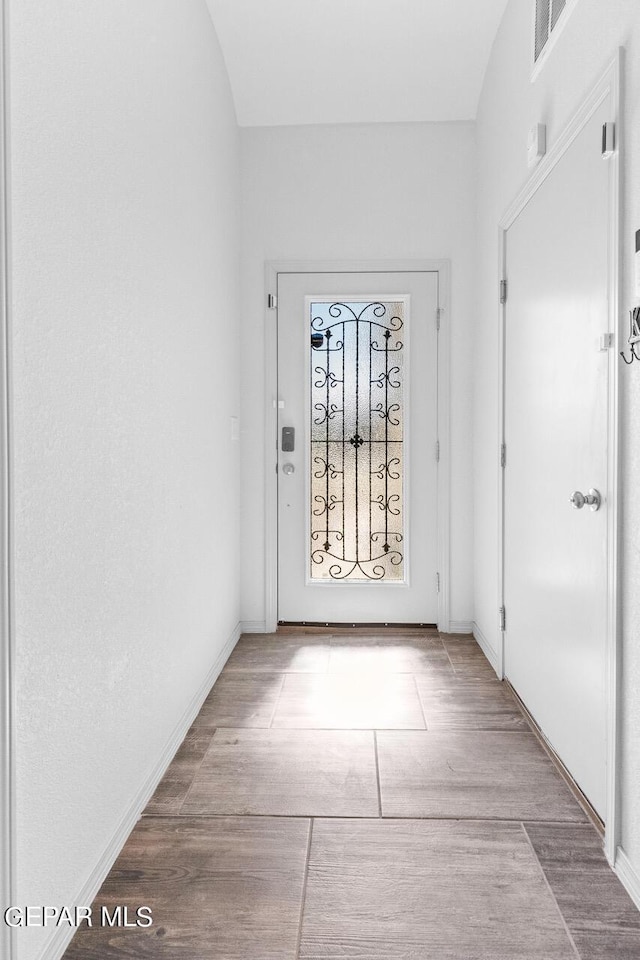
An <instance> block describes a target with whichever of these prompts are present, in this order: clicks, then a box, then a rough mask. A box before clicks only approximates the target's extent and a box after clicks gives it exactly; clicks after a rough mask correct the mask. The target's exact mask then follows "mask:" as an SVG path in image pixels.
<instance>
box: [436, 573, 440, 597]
mask: <svg viewBox="0 0 640 960" xmlns="http://www.w3.org/2000/svg"><path fill="white" fill-rule="evenodd" d="M436 590H437V591H438V593H440V574H439V573H436Z"/></svg>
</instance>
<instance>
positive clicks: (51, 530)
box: [11, 0, 239, 960]
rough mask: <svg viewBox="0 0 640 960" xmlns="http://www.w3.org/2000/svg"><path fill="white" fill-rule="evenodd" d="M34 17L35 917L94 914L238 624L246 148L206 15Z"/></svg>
mask: <svg viewBox="0 0 640 960" xmlns="http://www.w3.org/2000/svg"><path fill="white" fill-rule="evenodd" d="M11 22H12V23H11V25H12V36H11V85H12V130H13V149H12V166H13V209H12V216H13V264H14V316H13V342H14V364H13V379H14V404H13V421H14V450H15V460H14V472H15V611H16V643H17V663H16V670H17V762H18V770H17V777H18V785H17V787H18V838H19V840H18V902H19V903H23V904H51V903H54V904H70V903H73V902H74V900H75V898H76V897H77V896H78V894H79V892H80V890H81V888H82V886H83V884H84V882H85V881H86V880H87V878H88V877H89V875H90V873H91V871H92V869H93V868H94V867H95V865H96V863H97V862H98V860H99V857H100V856H101V854H102V852H103V850H104V849H105V848H106V847H107V845H108V843H109V841H110V839H111V838H112V836H113V835H114V832H115V831H116V828H117V826H118V824H119V823H120V822H121V820H122V818H123V817H124V815H125V814H126V812H127V811H128V810H129V808H130V805H131V804H132V801H133V800H134V797H135V796H136V794H137V792H138V790H139V789H140V788H141V786H142V785H143V784H144V782H145V780H146V778H147V777H148V776H149V774H150V772H151V771H152V770H153V768H154V766H155V765H156V764H157V762H158V760H159V758H160V756H161V754H162V751H163V749H164V748H165V746H166V745H167V743H168V742H169V740H170V737H171V734H172V733H173V731H174V730H175V728H176V726H177V724H178V722H179V721H180V719H181V717H182V716H183V713H184V712H185V710H186V709H187V707H188V705H189V704H190V702H191V700H192V698H193V696H194V694H195V693H196V691H197V690H198V688H199V687H200V686H201V684H202V683H203V681H204V679H205V678H206V676H207V673H208V672H209V671H210V669H211V667H212V665H213V664H214V662H215V660H216V658H217V656H218V654H219V652H220V650H221V649H222V647H223V646H224V644H225V642H226V641H227V639H228V638H229V636H230V635H231V634H232V631H233V629H234V627H235V626H236V625H237V623H238V620H239V586H238V583H239V573H238V569H239V550H238V539H239V532H238V530H239V482H238V476H239V450H238V445H237V444H236V445H232V443H231V439H230V428H229V424H230V417H231V415H233V414H235V415H237V414H238V412H239V411H238V405H239V390H238V380H239V377H238V363H239V360H238V358H239V353H238V345H239V306H238V273H239V271H238V251H239V242H238V241H237V235H238V173H237V171H238V159H239V156H238V135H237V127H236V122H235V115H234V110H233V106H232V100H231V96H230V92H229V87H228V82H227V76H226V72H225V68H224V64H223V60H222V56H221V54H220V50H219V47H218V44H217V40H216V36H215V33H214V30H213V27H212V24H211V20H210V17H209V13H208V11H207V8H206V4H205V0H135V2H132V0H108V2H105V0H56V2H55V3H51V2H49V0H12V2H11ZM20 937H21V941H20V960H29V958H32V957H35V956H36V955H37V954H38V952H39V951H40V950H41V948H42V939H43V938H42V937H41V935H40V933H39V932H38V931H37V930H33V929H31V930H27V931H24V932H21V934H20Z"/></svg>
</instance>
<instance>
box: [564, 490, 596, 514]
mask: <svg viewBox="0 0 640 960" xmlns="http://www.w3.org/2000/svg"><path fill="white" fill-rule="evenodd" d="M569 503H572V504H573V506H574V508H575V509H576V510H582V508H583V507H584V506H585V504H586V505H587V506H588V507H591V510H592V511H593V512H594V513H595V512H596V510H599V509H600V506H601V504H602V497H601V496H600V493H599V492H598V491H597V490H596V489H595V488H594V487H591V489H590V490H589V493H586V494H585V493H581V492H580V491H579V490H575V491H574V493H572V494H571V496H570V497H569Z"/></svg>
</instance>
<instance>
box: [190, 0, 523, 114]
mask: <svg viewBox="0 0 640 960" xmlns="http://www.w3.org/2000/svg"><path fill="white" fill-rule="evenodd" d="M207 3H208V5H209V8H210V10H211V16H212V18H213V22H214V24H215V27H216V30H217V32H218V37H219V39H220V43H221V46H222V51H223V54H224V57H225V60H226V64H227V69H228V71H229V76H230V79H231V87H232V89H233V95H234V99H235V104H236V112H237V116H238V123H239V124H240V125H241V126H270V125H281V124H305V123H376V122H395V121H416V120H430V121H441V120H472V119H474V118H475V115H476V109H477V104H478V98H479V96H480V88H481V85H482V79H483V76H484V71H485V68H486V65H487V61H488V59H489V53H490V50H491V46H492V44H493V40H494V37H495V35H496V31H497V29H498V26H499V23H500V19H501V17H502V14H503V12H504V8H505V6H506V0H207Z"/></svg>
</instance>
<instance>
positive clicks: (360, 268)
mask: <svg viewBox="0 0 640 960" xmlns="http://www.w3.org/2000/svg"><path fill="white" fill-rule="evenodd" d="M447 267H448V264H446V263H444V262H436V263H427V264H425V263H423V262H420V263H415V262H410V263H409V264H374V265H372V264H313V265H312V264H308V265H307V264H299V263H298V264H282V265H269V266H268V268H267V282H268V290H273V291H274V293H275V294H277V298H278V299H277V305H278V310H277V315H278V322H279V328H280V344H281V355H280V370H281V377H280V384H279V385H277V388H276V383H275V377H274V375H273V374H274V368H275V360H276V358H275V349H274V342H273V341H274V339H275V337H274V336H273V335H274V333H275V331H274V330H273V329H272V330H271V334H272V335H271V337H270V338H269V339H270V340H271V345H270V348H269V345H268V350H267V427H268V441H267V471H268V476H269V472H270V470H274V472H275V466H276V465H275V463H274V453H276V454H277V455H278V459H279V470H280V472H279V473H278V475H277V481H276V484H273V487H275V488H276V489H278V488H279V491H280V494H279V501H280V517H281V529H280V530H279V531H278V532H277V531H276V530H275V529H274V526H275V525H274V524H273V520H274V512H275V511H274V507H275V503H274V501H275V497H274V496H273V494H274V493H275V492H276V489H272V491H271V493H272V496H271V497H270V496H269V484H267V516H268V521H267V569H268V571H269V569H270V570H271V576H269V573H268V580H267V599H268V601H269V599H271V604H269V603H268V608H269V607H270V609H268V614H267V629H269V628H271V629H273V628H274V627H275V622H276V616H277V619H280V620H284V621H302V622H322V623H324V622H345V623H351V622H354V623H355V622H380V623H393V622H436V621H437V622H439V623H440V624H441V625H442V623H443V622H444V624H445V625H444V629H446V628H447V627H448V587H449V584H448V567H449V563H448V553H449V544H448V536H449V523H448V496H447V494H448V453H449V450H448V369H447V368H448V363H447V361H448V330H447V331H446V333H445V336H443V335H442V333H443V327H444V326H445V324H446V323H447V321H448V316H446V313H447V311H446V287H447V284H448V269H447ZM385 268H387V269H385ZM305 274H306V275H305ZM316 295H318V297H319V298H320V299H324V300H332V299H333V298H334V296H335V297H337V298H338V299H339V300H341V301H342V302H355V300H362V299H363V297H364V296H365V295H366V298H373V299H376V300H379V301H383V300H387V299H389V298H394V297H395V298H399V297H406V298H407V299H406V303H405V308H406V309H407V311H408V316H407V321H408V322H407V327H406V329H405V333H406V332H407V330H409V336H410V343H411V346H410V347H409V351H410V352H409V353H408V356H409V357H410V358H412V360H411V362H410V364H409V365H410V367H411V369H410V370H409V376H408V383H407V384H406V385H405V391H406V392H407V393H408V392H409V391H410V392H411V399H410V400H409V409H408V420H409V421H410V423H409V424H408V426H409V436H411V440H410V444H411V446H410V450H411V459H412V460H413V466H411V467H409V469H408V470H407V471H406V474H407V480H408V479H409V477H408V475H409V474H412V475H413V480H410V482H408V483H407V485H406V488H405V494H406V497H407V506H408V516H407V518H406V527H405V530H406V531H407V533H409V539H408V541H407V543H406V546H407V554H406V556H407V565H406V570H405V577H404V580H405V582H404V583H403V584H398V583H389V582H386V583H369V582H362V583H348V582H342V583H335V582H326V581H325V582H318V580H317V579H316V580H315V581H313V580H312V579H311V575H310V568H311V565H310V563H309V556H310V550H309V547H310V544H309V524H308V506H309V502H310V489H309V476H310V470H309V461H310V458H309V456H308V454H307V444H308V415H309V409H308V408H309V360H310V348H309V344H308V342H307V341H308V340H309V333H310V330H309V318H308V317H307V316H306V313H305V310H306V311H308V310H309V303H310V300H309V299H308V298H310V297H311V298H313V297H314V296H316ZM438 309H440V315H441V316H442V317H446V319H443V320H442V321H438V319H437V313H438ZM274 314H275V311H271V318H270V319H275V317H274ZM287 314H289V315H290V316H289V319H288V320H287V319H286V318H287ZM292 317H295V319H292ZM291 324H293V331H292V330H290V329H287V325H288V326H291ZM417 324H420V325H419V326H416V325H417ZM438 325H440V334H438V329H437V327H438ZM292 333H296V335H295V336H294V337H293V339H292ZM404 339H405V340H406V339H407V338H406V336H405V337H404ZM294 341H295V342H294ZM285 354H286V355H285ZM420 356H421V360H422V366H420V359H418V358H419V357H420ZM430 364H431V366H430ZM438 371H439V375H438ZM287 378H288V380H287ZM289 381H290V382H289ZM416 391H417V400H416ZM291 392H293V393H295V394H296V399H295V401H294V403H293V404H292V402H291V400H290V398H288V397H287V396H286V395H285V394H287V393H291ZM405 399H409V398H408V397H406V398H405ZM278 403H279V404H280V407H279V408H278ZM282 404H284V406H282ZM294 406H295V407H296V408H297V409H296V410H295V411H294ZM427 407H428V409H426V408H427ZM305 408H306V410H305ZM421 408H422V409H421ZM270 414H271V416H270ZM277 414H279V415H280V416H279V417H277ZM278 421H279V423H278ZM287 425H288V426H294V427H295V428H296V450H295V452H294V453H293V454H286V453H283V452H282V451H279V452H278V449H276V450H274V447H276V448H279V447H280V446H281V439H282V435H281V428H282V426H287ZM416 438H417V443H418V446H417V448H416ZM406 439H407V440H408V437H406ZM437 440H439V444H440V462H439V464H438V463H437V462H436V456H437V448H436V441H437ZM408 446H409V445H408V444H407V447H408ZM316 452H317V451H316ZM286 463H289V464H291V465H292V466H294V468H295V473H294V474H293V475H286V474H284V473H283V472H282V467H283V465H284V464H286ZM416 477H419V482H416ZM292 481H293V482H292ZM423 481H424V482H423ZM445 481H446V488H445ZM283 515H284V523H282V518H283ZM291 517H294V518H295V519H294V521H293V523H290V522H289V519H290V518H291ZM270 521H271V531H270V530H269V526H270ZM427 527H428V528H429V531H428V534H427V535H426V536H425V537H423V538H420V536H419V531H420V529H421V528H427ZM276 536H278V537H279V540H280V547H281V549H280V551H279V553H280V564H279V577H278V580H279V587H280V590H279V592H280V597H279V600H280V607H279V609H278V613H277V615H276V590H275V586H276V582H275V581H276V577H275V576H274V573H275V571H274V567H273V562H274V560H275V556H274V553H275V551H273V546H274V540H275V537H276ZM420 540H422V544H421V543H420ZM270 545H271V548H272V549H271V550H269V546H270ZM437 574H439V580H440V592H439V593H438V592H437V585H436V584H437V581H436V575H437Z"/></svg>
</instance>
